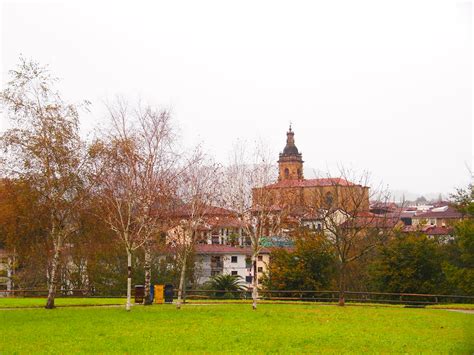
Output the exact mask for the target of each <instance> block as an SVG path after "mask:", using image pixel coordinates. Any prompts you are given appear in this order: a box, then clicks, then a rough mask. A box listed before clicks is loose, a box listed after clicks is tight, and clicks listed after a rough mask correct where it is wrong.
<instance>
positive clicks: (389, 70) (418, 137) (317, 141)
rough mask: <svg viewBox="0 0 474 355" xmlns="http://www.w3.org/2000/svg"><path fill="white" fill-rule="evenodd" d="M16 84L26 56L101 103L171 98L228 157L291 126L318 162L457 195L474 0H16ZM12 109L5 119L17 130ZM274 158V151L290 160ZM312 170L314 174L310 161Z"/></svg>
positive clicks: (187, 131)
mask: <svg viewBox="0 0 474 355" xmlns="http://www.w3.org/2000/svg"><path fill="white" fill-rule="evenodd" d="M1 9H2V14H1V21H2V23H1V31H2V36H1V40H2V42H1V60H2V63H1V69H2V73H1V74H2V85H3V84H4V83H5V81H6V79H7V72H8V70H9V69H12V68H13V67H14V66H15V65H16V63H17V62H18V57H19V55H20V53H22V54H23V55H24V56H26V57H28V58H33V59H35V60H37V61H39V62H41V63H44V64H49V65H50V66H51V70H52V71H53V72H54V73H55V74H56V75H57V76H59V77H60V78H61V79H62V84H61V89H62V91H63V93H64V96H65V97H66V98H68V99H71V100H82V99H89V100H90V101H92V103H93V109H92V112H91V114H89V115H84V117H83V119H82V122H83V128H84V131H88V130H90V129H92V128H93V127H94V126H95V125H96V124H97V122H98V121H100V120H103V106H102V102H103V101H104V100H105V99H107V98H109V99H110V98H112V97H113V96H114V95H116V94H121V95H125V96H127V97H130V98H131V99H136V98H137V97H138V96H142V97H143V98H144V99H145V100H146V101H148V102H150V103H152V104H156V105H160V106H163V107H169V108H171V109H172V111H173V115H174V118H175V119H176V121H177V122H178V124H179V126H180V128H181V132H182V137H183V140H184V143H185V144H186V145H188V146H191V145H192V144H195V143H198V142H203V143H204V146H205V147H206V148H207V149H208V150H209V152H210V153H211V154H213V155H214V156H215V157H216V159H217V160H219V161H222V162H225V160H226V159H227V154H228V151H229V149H230V146H231V143H232V141H234V140H236V139H238V138H239V139H246V140H248V141H252V140H254V139H257V138H262V139H263V140H265V141H266V142H267V143H268V144H269V145H270V146H271V147H273V149H274V151H275V153H278V152H279V151H281V150H282V149H283V147H284V144H285V138H286V136H285V132H286V130H287V128H288V124H289V122H290V121H291V122H293V128H294V131H295V139H296V144H297V146H298V148H299V149H300V150H301V151H302V152H303V159H304V160H305V166H306V171H312V170H313V169H314V170H319V171H321V172H324V171H326V170H327V169H329V170H333V171H334V169H335V167H336V166H337V165H338V164H340V165H345V166H350V167H352V168H354V169H356V170H359V171H361V170H368V171H370V172H371V173H372V175H373V177H374V180H376V181H379V180H383V182H384V183H385V184H388V185H389V186H390V188H392V189H394V190H407V191H411V192H415V193H428V192H443V193H446V192H450V191H452V189H453V188H454V187H455V186H461V185H465V184H467V183H468V182H469V173H468V168H467V167H468V166H469V167H471V166H472V136H473V132H472V63H471V61H472V25H471V18H472V5H471V3H470V2H467V1H459V2H456V1H416V0H415V1H413V0H412V1H370V2H369V1H321V2H315V1H307V2H306V1H282V2H278V1H233V2H231V1H222V0H217V1H205V0H201V1H153V2H152V1H149V2H145V1H143V2H142V1H122V2H120V1H113V2H107V1H94V2H88V1H68V2H66V1H65V2H64V3H59V2H56V3H54V2H45V1H36V2H24V1H19V2H11V1H4V2H3V5H2V8H1ZM6 127H7V124H6V122H5V121H4V119H3V121H2V123H1V126H0V128H1V129H5V128H6ZM277 158H278V157H277V155H275V161H276V160H277ZM306 175H309V174H308V173H306Z"/></svg>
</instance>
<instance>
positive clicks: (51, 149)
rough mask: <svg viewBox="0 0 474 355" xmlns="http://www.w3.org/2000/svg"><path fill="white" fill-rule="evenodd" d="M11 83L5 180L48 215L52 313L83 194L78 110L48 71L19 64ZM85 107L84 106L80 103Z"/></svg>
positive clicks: (4, 98) (6, 97)
mask: <svg viewBox="0 0 474 355" xmlns="http://www.w3.org/2000/svg"><path fill="white" fill-rule="evenodd" d="M10 74H11V77H12V79H11V81H10V82H9V83H8V84H7V87H6V89H5V90H4V91H3V92H2V93H1V94H0V100H1V103H2V105H3V106H4V108H5V109H6V111H7V112H8V114H9V116H10V118H11V120H12V124H13V128H11V129H10V130H8V131H7V132H6V133H5V134H4V135H3V136H2V137H1V143H2V146H3V148H4V151H5V153H6V154H7V155H6V158H5V162H6V167H7V174H8V175H10V176H12V177H14V178H18V179H20V180H24V181H28V183H29V184H30V186H31V187H32V188H33V189H34V190H35V192H36V193H37V194H38V195H39V204H40V205H41V206H42V208H45V209H46V210H48V211H49V217H48V220H47V223H46V227H45V228H46V230H47V232H46V236H47V240H48V245H50V248H51V249H52V250H51V252H49V253H48V255H49V267H48V300H47V303H46V308H49V309H51V308H54V300H55V296H56V288H57V282H58V276H59V275H58V268H59V264H60V259H61V252H62V250H63V248H64V247H65V244H66V243H67V242H68V240H69V239H70V238H71V236H73V235H74V233H75V232H76V230H77V220H76V212H77V208H78V206H79V205H80V203H81V201H82V199H83V197H84V195H85V194H86V192H87V188H86V186H85V184H84V179H83V177H84V175H83V172H84V171H85V169H86V165H87V164H86V162H87V159H85V155H84V154H83V153H84V149H83V144H82V142H81V140H80V137H79V113H78V105H74V104H70V103H67V102H65V101H64V100H63V99H62V98H61V96H60V94H59V93H58V92H57V91H56V90H55V88H54V85H55V83H56V81H57V79H56V78H54V77H52V76H51V75H50V73H49V71H48V69H47V68H46V67H42V66H40V65H39V64H38V63H35V62H33V61H28V60H25V59H24V58H20V64H19V66H18V68H17V69H15V70H12V71H11V72H10ZM84 104H87V103H84Z"/></svg>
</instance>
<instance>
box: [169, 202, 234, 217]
mask: <svg viewBox="0 0 474 355" xmlns="http://www.w3.org/2000/svg"><path fill="white" fill-rule="evenodd" d="M191 212H192V210H191V206H190V205H182V206H179V207H177V208H176V209H174V210H173V211H171V212H170V217H172V218H189V217H190V215H191ZM200 214H201V215H202V216H203V217H218V216H226V217H231V216H236V213H235V212H234V211H231V210H228V209H225V208H222V207H216V206H205V207H204V208H203V209H202V211H200Z"/></svg>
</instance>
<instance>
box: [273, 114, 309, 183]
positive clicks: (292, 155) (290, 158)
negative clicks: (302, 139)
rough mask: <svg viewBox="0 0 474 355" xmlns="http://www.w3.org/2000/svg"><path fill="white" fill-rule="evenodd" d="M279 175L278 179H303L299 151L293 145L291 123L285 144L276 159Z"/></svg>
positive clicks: (293, 135)
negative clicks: (278, 157)
mask: <svg viewBox="0 0 474 355" xmlns="http://www.w3.org/2000/svg"><path fill="white" fill-rule="evenodd" d="M278 165H279V176H278V180H295V179H303V159H302V155H301V153H300V152H299V151H298V148H296V145H295V132H293V130H292V127H291V123H290V127H289V129H288V132H286V146H285V148H283V152H282V153H280V159H279V160H278Z"/></svg>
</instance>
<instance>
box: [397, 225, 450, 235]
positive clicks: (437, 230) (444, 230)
mask: <svg viewBox="0 0 474 355" xmlns="http://www.w3.org/2000/svg"><path fill="white" fill-rule="evenodd" d="M403 232H405V233H410V232H421V233H424V234H426V235H452V234H453V232H454V228H451V227H436V226H423V227H420V226H405V227H403Z"/></svg>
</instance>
